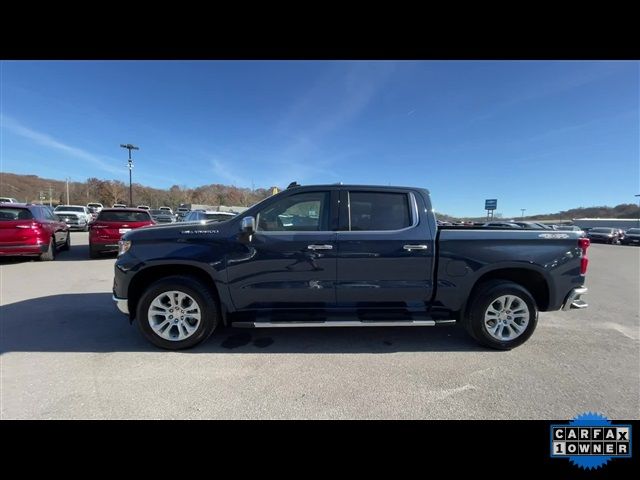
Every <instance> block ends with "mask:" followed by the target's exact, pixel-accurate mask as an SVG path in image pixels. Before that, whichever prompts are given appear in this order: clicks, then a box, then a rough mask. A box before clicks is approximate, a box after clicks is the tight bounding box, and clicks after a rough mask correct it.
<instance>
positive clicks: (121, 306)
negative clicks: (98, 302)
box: [111, 295, 129, 315]
mask: <svg viewBox="0 0 640 480" xmlns="http://www.w3.org/2000/svg"><path fill="white" fill-rule="evenodd" d="M111 298H112V299H113V301H114V302H116V307H118V310H120V311H121V312H122V313H124V314H125V315H129V300H127V299H126V298H118V297H116V296H115V295H112V296H111Z"/></svg>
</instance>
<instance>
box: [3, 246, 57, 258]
mask: <svg viewBox="0 0 640 480" xmlns="http://www.w3.org/2000/svg"><path fill="white" fill-rule="evenodd" d="M48 248H49V245H48V244H47V245H12V246H10V247H9V246H5V247H0V256H3V255H4V256H12V255H40V254H41V253H44V252H46V251H47V249H48Z"/></svg>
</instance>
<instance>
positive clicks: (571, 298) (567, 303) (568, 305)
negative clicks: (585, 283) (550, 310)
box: [562, 287, 589, 311]
mask: <svg viewBox="0 0 640 480" xmlns="http://www.w3.org/2000/svg"><path fill="white" fill-rule="evenodd" d="M588 290H589V289H588V288H587V287H579V288H574V289H572V290H571V291H570V292H569V295H567V298H565V300H564V304H563V305H562V310H565V311H566V310H571V309H573V308H587V307H588V306H589V304H588V303H587V302H585V301H584V300H582V298H581V297H582V295H586V294H587V292H588Z"/></svg>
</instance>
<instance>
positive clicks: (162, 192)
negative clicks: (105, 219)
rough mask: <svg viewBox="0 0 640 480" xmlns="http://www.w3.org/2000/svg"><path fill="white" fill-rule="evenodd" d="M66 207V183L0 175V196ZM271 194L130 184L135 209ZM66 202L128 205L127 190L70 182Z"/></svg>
mask: <svg viewBox="0 0 640 480" xmlns="http://www.w3.org/2000/svg"><path fill="white" fill-rule="evenodd" d="M49 188H51V203H52V204H53V205H57V204H59V203H66V201H67V199H66V196H67V194H66V182H64V181H62V180H53V179H49V178H40V177H38V176H37V175H17V174H14V173H1V174H0V196H5V197H14V198H16V199H18V200H19V201H20V202H34V203H37V202H40V201H41V200H42V201H43V203H49ZM270 193H271V191H270V190H267V189H264V188H259V189H256V190H254V191H251V190H250V189H248V188H238V187H234V186H229V185H220V184H211V185H203V186H200V187H197V188H186V187H184V186H180V185H173V186H172V187H171V188H169V189H158V188H152V187H146V186H144V185H140V184H137V183H134V184H133V202H134V204H135V205H149V206H151V207H152V208H157V207H159V206H161V205H168V206H171V207H176V206H177V205H179V204H180V203H201V204H207V205H237V206H249V205H253V204H254V203H256V202H258V201H260V200H262V199H263V198H265V197H267V196H269V195H270ZM69 202H70V203H71V204H79V205H86V204H87V203H88V202H100V203H102V204H103V205H109V206H111V205H113V204H114V203H125V204H128V203H129V186H128V184H127V185H125V184H124V183H123V182H120V181H118V180H101V179H98V178H89V179H87V180H86V181H84V182H69Z"/></svg>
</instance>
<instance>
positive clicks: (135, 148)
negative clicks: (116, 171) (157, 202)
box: [120, 143, 140, 207]
mask: <svg viewBox="0 0 640 480" xmlns="http://www.w3.org/2000/svg"><path fill="white" fill-rule="evenodd" d="M120 146H121V147H122V148H126V149H127V150H129V163H128V165H129V206H130V207H132V206H133V189H132V187H131V170H132V169H133V160H131V150H140V148H138V147H136V146H135V145H131V144H130V143H126V144H120Z"/></svg>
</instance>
